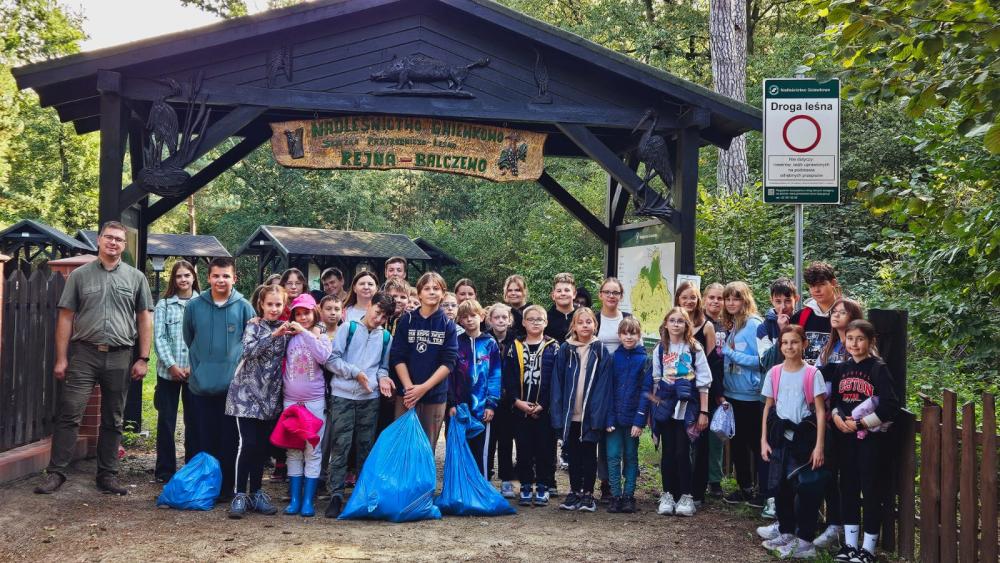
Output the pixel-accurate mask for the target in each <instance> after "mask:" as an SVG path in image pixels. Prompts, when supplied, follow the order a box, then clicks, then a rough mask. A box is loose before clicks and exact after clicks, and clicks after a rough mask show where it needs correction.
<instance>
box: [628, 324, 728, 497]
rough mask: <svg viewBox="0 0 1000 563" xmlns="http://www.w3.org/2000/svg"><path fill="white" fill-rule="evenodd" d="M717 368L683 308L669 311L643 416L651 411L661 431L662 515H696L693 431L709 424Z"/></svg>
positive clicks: (641, 409)
mask: <svg viewBox="0 0 1000 563" xmlns="http://www.w3.org/2000/svg"><path fill="white" fill-rule="evenodd" d="M711 385H712V372H711V371H710V370H709V368H708V360H707V359H706V357H705V350H704V349H702V347H701V345H700V344H698V341H697V340H695V338H694V327H693V326H692V325H691V319H690V318H689V317H688V315H687V312H686V311H685V310H684V309H683V308H681V307H674V308H673V309H670V310H669V311H667V315H666V316H665V317H664V318H663V324H662V325H661V326H660V343H659V344H657V345H656V348H654V349H653V366H652V370H651V371H650V374H649V376H648V377H647V378H646V385H645V389H646V393H643V395H642V399H641V402H640V404H639V415H640V416H642V417H645V415H646V414H647V413H649V414H651V415H652V419H653V422H652V424H653V432H654V434H659V435H660V451H661V458H660V476H661V479H662V485H663V493H662V494H661V495H660V503H659V506H658V507H657V510H656V512H657V514H660V515H669V514H675V515H677V516H694V514H695V512H696V511H697V509H696V508H695V504H694V498H693V497H692V495H691V492H692V480H691V477H692V476H691V441H692V438H691V436H692V435H693V436H695V437H697V434H698V433H700V432H701V431H703V430H705V428H707V427H708V388H709V386H711Z"/></svg>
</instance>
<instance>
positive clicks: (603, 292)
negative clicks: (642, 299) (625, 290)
mask: <svg viewBox="0 0 1000 563" xmlns="http://www.w3.org/2000/svg"><path fill="white" fill-rule="evenodd" d="M601 295H610V296H611V297H621V296H622V292H620V291H610V290H604V289H602V290H601Z"/></svg>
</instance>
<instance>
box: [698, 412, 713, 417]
mask: <svg viewBox="0 0 1000 563" xmlns="http://www.w3.org/2000/svg"><path fill="white" fill-rule="evenodd" d="M698 413H699V414H703V415H705V416H711V415H710V414H709V412H708V411H698Z"/></svg>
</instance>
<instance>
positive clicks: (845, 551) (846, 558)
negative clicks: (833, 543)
mask: <svg viewBox="0 0 1000 563" xmlns="http://www.w3.org/2000/svg"><path fill="white" fill-rule="evenodd" d="M857 555H858V550H857V549H855V548H853V547H851V546H849V545H845V546H843V547H841V548H840V551H838V552H837V554H836V555H834V556H833V560H834V561H843V562H844V563H848V562H850V561H853V560H854V558H855V557H857Z"/></svg>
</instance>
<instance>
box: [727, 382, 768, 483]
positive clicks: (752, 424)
mask: <svg viewBox="0 0 1000 563" xmlns="http://www.w3.org/2000/svg"><path fill="white" fill-rule="evenodd" d="M727 400H728V401H729V404H730V405H731V406H732V407H731V408H732V409H733V416H734V417H735V419H736V435H735V436H733V439H732V440H731V441H730V444H729V446H730V448H731V450H732V455H733V465H734V466H735V469H736V482H737V483H739V485H740V488H741V489H743V490H749V489H753V485H754V476H755V474H756V472H757V470H756V467H757V460H758V459H760V419H761V417H762V416H763V410H764V409H763V405H761V403H760V401H737V400H733V399H727ZM761 485H764V486H765V487H766V483H761ZM761 492H762V493H763V492H764V491H763V490H762V491H761Z"/></svg>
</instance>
